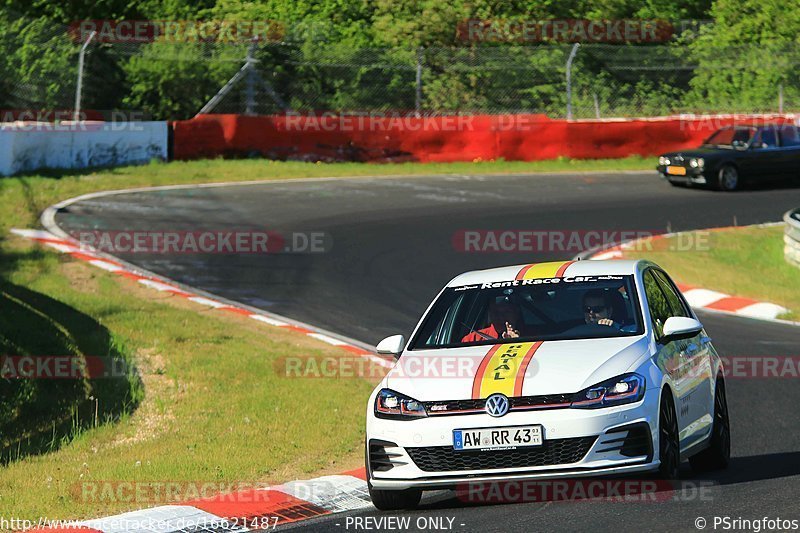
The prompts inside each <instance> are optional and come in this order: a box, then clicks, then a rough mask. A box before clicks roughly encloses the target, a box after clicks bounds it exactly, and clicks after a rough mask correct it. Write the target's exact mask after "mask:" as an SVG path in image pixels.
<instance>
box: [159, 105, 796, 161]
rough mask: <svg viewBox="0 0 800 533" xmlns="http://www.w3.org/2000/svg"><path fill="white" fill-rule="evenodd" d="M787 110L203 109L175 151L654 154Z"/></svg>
mask: <svg viewBox="0 0 800 533" xmlns="http://www.w3.org/2000/svg"><path fill="white" fill-rule="evenodd" d="M767 120H769V121H783V120H787V117H783V116H757V117H756V116H749V117H746V116H735V115H727V116H723V115H718V116H713V117H702V118H699V119H698V118H692V117H687V118H679V117H665V118H656V119H631V120H605V121H604V120H597V121H570V122H568V121H565V120H550V119H548V118H547V117H545V116H544V115H469V116H438V117H409V116H397V117H391V116H382V117H376V116H371V117H370V116H334V115H318V116H299V115H286V116H283V115H281V116H255V117H252V116H242V115H203V116H200V117H196V118H194V119H191V120H182V121H177V122H174V123H173V128H174V145H173V150H174V152H173V155H174V158H175V159H197V158H204V157H218V156H223V157H250V156H262V157H267V158H270V159H292V160H305V161H375V162H379V161H383V162H386V161H421V162H434V161H441V162H449V161H474V160H476V159H482V160H490V159H498V158H504V159H505V160H508V161H537V160H543V159H554V158H557V157H560V156H563V157H569V158H574V159H598V158H620V157H627V156H629V155H641V156H653V155H657V154H659V153H663V152H667V151H671V150H680V149H684V148H691V147H695V146H698V145H699V144H700V143H701V142H702V141H703V140H704V139H705V138H706V137H708V136H709V135H710V134H711V133H713V132H714V131H715V130H716V129H717V128H719V127H722V126H725V125H729V124H733V123H746V122H752V121H760V122H764V121H767Z"/></svg>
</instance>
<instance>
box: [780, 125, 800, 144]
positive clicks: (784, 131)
mask: <svg viewBox="0 0 800 533" xmlns="http://www.w3.org/2000/svg"><path fill="white" fill-rule="evenodd" d="M780 133H781V146H800V136H799V135H798V134H797V126H781V132H780Z"/></svg>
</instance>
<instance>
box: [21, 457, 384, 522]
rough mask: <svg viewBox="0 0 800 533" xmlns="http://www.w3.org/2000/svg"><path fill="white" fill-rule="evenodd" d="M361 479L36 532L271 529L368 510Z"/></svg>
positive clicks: (341, 478)
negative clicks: (331, 515) (343, 513)
mask: <svg viewBox="0 0 800 533" xmlns="http://www.w3.org/2000/svg"><path fill="white" fill-rule="evenodd" d="M365 479H366V476H365V471H364V469H363V468H362V469H359V470H353V471H350V472H345V473H344V474H339V475H333V476H322V477H318V478H314V479H309V480H304V481H292V482H289V483H285V484H283V485H276V486H274V487H268V488H263V489H252V490H248V491H242V492H236V493H232V494H220V495H218V496H215V497H212V498H205V499H199V500H193V501H189V502H186V503H183V504H180V505H162V506H160V507H153V508H150V509H142V510H139V511H130V512H127V513H122V514H118V515H114V516H108V517H105V518H97V519H94V520H84V521H80V522H75V523H73V524H70V526H69V527H62V528H47V529H38V530H37V531H41V532H48V533H54V532H56V531H64V532H66V531H76V530H80V531H89V532H101V533H117V532H123V531H134V532H136V531H141V532H145V531H147V532H159V533H178V532H188V531H225V532H241V531H254V530H270V529H274V528H275V527H276V526H280V525H282V524H288V523H291V522H297V521H300V520H307V519H309V518H316V517H319V516H324V515H328V514H332V513H339V512H343V511H352V510H356V509H362V508H368V507H371V506H372V503H371V501H370V498H369V493H368V491H367V482H366V481H365Z"/></svg>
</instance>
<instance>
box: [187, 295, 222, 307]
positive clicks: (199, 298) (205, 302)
mask: <svg viewBox="0 0 800 533" xmlns="http://www.w3.org/2000/svg"><path fill="white" fill-rule="evenodd" d="M188 299H189V300H191V301H193V302H196V303H199V304H201V305H207V306H209V307H213V308H214V309H219V308H220V307H228V305H227V304H224V303H220V302H216V301H214V300H209V299H208V298H203V297H202V296H191V297H189V298H188Z"/></svg>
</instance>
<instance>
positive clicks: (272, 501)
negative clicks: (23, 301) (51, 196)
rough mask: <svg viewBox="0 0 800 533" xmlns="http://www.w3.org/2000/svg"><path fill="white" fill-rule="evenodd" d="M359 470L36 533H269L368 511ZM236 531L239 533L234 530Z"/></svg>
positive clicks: (227, 306) (109, 266)
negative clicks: (294, 524)
mask: <svg viewBox="0 0 800 533" xmlns="http://www.w3.org/2000/svg"><path fill="white" fill-rule="evenodd" d="M11 232H12V233H13V234H15V235H18V236H20V237H24V238H26V239H30V240H33V241H35V242H38V243H41V244H43V245H45V246H48V247H50V248H53V249H55V250H57V251H59V252H61V253H65V254H69V255H70V256H71V257H73V258H75V259H79V260H81V261H85V262H87V263H89V264H91V265H94V266H96V267H98V268H101V269H103V270H105V271H107V272H111V273H114V274H117V275H120V276H123V277H125V278H128V279H132V280H135V281H136V282H138V283H140V284H142V285H144V286H145V287H148V288H151V289H153V290H156V291H159V292H165V293H170V294H174V295H176V296H180V297H182V298H186V299H187V300H190V301H192V302H195V303H197V304H200V305H203V306H205V307H208V308H212V309H217V310H220V311H227V312H230V313H235V314H238V315H242V316H247V317H249V318H251V319H253V320H257V321H259V322H262V323H264V324H268V325H270V326H275V327H279V328H285V329H290V330H292V331H296V332H298V333H302V334H304V335H307V336H309V337H312V338H314V339H316V340H318V341H321V342H324V343H327V344H330V345H333V346H336V347H338V348H340V349H343V350H346V351H347V352H349V353H352V354H355V355H358V356H361V357H364V358H366V359H369V360H370V361H371V362H373V363H375V364H377V365H379V366H382V367H384V368H387V369H388V368H391V367H392V366H393V361H390V360H388V359H384V358H382V357H379V356H377V355H376V354H374V353H372V352H370V351H368V350H365V349H363V348H361V347H359V346H356V345H355V344H352V343H349V342H347V341H346V340H343V339H341V338H337V337H336V336H334V335H333V334H330V333H327V332H321V331H319V330H316V331H315V330H313V329H310V328H308V327H306V326H305V325H303V324H300V323H297V322H293V321H291V320H290V319H286V318H284V317H277V316H274V315H272V316H271V315H267V314H264V313H255V312H253V311H251V310H249V309H246V308H244V307H241V306H237V305H235V304H233V303H229V302H223V301H218V300H215V299H213V298H209V297H208V296H204V295H201V294H196V293H193V292H191V291H189V290H186V289H185V288H182V287H180V286H178V285H176V284H174V283H170V281H169V280H165V279H160V278H157V277H154V276H150V275H143V274H141V273H139V272H137V271H136V270H135V269H133V268H130V267H128V266H126V265H124V264H123V263H121V262H118V261H114V260H113V259H110V258H108V257H105V256H102V255H99V254H97V253H96V252H95V251H94V250H92V249H90V248H89V249H87V247H85V246H83V247H82V246H79V245H78V244H77V243H76V242H74V241H70V240H68V239H62V238H60V237H57V236H55V235H53V234H52V233H50V232H47V231H43V230H33V229H12V230H11ZM365 480H366V475H365V472H364V469H363V468H362V469H359V470H355V471H351V472H346V473H344V474H341V475H334V476H323V477H319V478H314V479H310V480H305V481H292V482H290V483H285V484H283V485H277V486H274V487H269V488H267V489H254V490H251V491H245V492H239V493H234V494H221V495H218V496H216V497H214V498H209V499H202V500H196V501H190V502H186V503H185V504H181V505H164V506H160V507H154V508H151V509H143V510H139V511H131V512H128V513H123V514H119V515H115V516H110V517H106V518H99V519H96V520H87V521H83V522H77V523H75V524H74V525H71V526H70V527H69V528H60V529H59V528H47V529H40V530H39V531H50V532H53V531H74V530H75V529H76V528H80V529H81V530H87V531H101V532H103V533H112V532H114V533H116V532H121V531H158V532H161V533H170V532H177V531H188V530H192V531H205V530H214V528H215V527H216V528H221V529H220V530H222V529H224V530H225V531H250V530H252V529H269V528H271V527H274V526H275V525H279V524H284V523H289V522H295V521H298V520H305V519H307V518H313V517H316V516H321V515H325V514H330V513H337V512H342V511H350V510H355V509H360V508H364V507H369V506H371V505H372V503H371V501H370V499H369V494H368V492H367V483H366V481H365ZM240 525H241V527H239V526H240Z"/></svg>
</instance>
